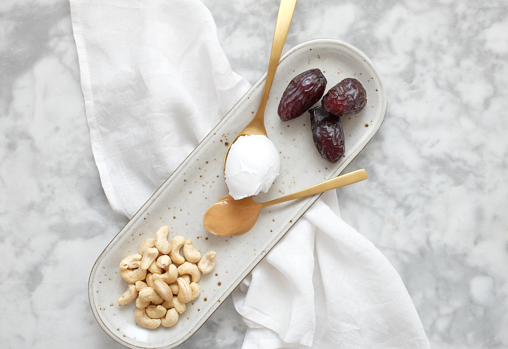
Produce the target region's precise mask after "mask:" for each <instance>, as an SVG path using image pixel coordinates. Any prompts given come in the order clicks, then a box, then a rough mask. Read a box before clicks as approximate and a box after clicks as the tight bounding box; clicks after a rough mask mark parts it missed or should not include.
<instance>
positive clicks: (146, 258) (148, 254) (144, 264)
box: [140, 247, 159, 270]
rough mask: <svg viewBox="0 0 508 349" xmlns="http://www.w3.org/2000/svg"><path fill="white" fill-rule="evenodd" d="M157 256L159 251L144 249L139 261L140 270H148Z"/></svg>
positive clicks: (151, 248)
mask: <svg viewBox="0 0 508 349" xmlns="http://www.w3.org/2000/svg"><path fill="white" fill-rule="evenodd" d="M158 255H159V250H158V249H156V248H155V247H149V248H147V249H146V251H145V253H144V254H143V258H142V259H141V267H140V268H141V269H145V270H146V269H148V267H149V266H150V264H152V262H153V261H154V260H155V259H156V258H157V256H158Z"/></svg>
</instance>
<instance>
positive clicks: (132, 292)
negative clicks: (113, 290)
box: [118, 284, 138, 305]
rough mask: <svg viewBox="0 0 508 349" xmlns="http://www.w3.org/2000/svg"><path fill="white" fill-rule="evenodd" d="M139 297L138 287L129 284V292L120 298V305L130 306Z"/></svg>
mask: <svg viewBox="0 0 508 349" xmlns="http://www.w3.org/2000/svg"><path fill="white" fill-rule="evenodd" d="M137 296H138V291H136V286H135V285H134V284H129V286H127V291H125V293H124V294H123V295H122V297H120V298H118V304H120V305H125V304H129V303H130V302H132V301H133V300H135V299H136V297H137Z"/></svg>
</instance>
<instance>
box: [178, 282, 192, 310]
mask: <svg viewBox="0 0 508 349" xmlns="http://www.w3.org/2000/svg"><path fill="white" fill-rule="evenodd" d="M176 282H177V283H178V296H177V297H178V300H179V301H180V303H184V304H185V303H189V302H190V301H191V298H192V290H191V288H190V285H189V284H188V283H187V281H185V280H184V279H182V278H178V279H176Z"/></svg>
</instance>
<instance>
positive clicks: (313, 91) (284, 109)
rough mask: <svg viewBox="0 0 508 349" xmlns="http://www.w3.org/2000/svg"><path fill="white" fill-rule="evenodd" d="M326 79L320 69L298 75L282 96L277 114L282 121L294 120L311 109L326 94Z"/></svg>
mask: <svg viewBox="0 0 508 349" xmlns="http://www.w3.org/2000/svg"><path fill="white" fill-rule="evenodd" d="M325 88H326V78H325V77H324V75H323V73H321V70H319V69H311V70H307V71H305V72H303V73H301V74H299V75H297V76H296V77H295V78H293V80H291V82H290V83H289V85H288V87H286V90H285V91H284V93H283V94H282V97H281V99H280V103H279V109H278V110H277V113H278V114H279V117H280V119H281V120H282V121H289V120H291V119H294V118H296V117H298V116H300V115H302V114H303V113H305V111H306V110H307V109H309V108H310V107H311V106H312V105H313V104H314V103H316V102H317V101H319V99H320V98H321V97H322V96H323V94H324V93H325Z"/></svg>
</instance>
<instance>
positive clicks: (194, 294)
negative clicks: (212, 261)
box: [189, 282, 201, 301]
mask: <svg viewBox="0 0 508 349" xmlns="http://www.w3.org/2000/svg"><path fill="white" fill-rule="evenodd" d="M189 286H190V288H191V301H193V300H194V299H196V298H198V297H199V294H200V293H201V288H200V287H199V285H198V283H197V282H191V284H190V285H189Z"/></svg>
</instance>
